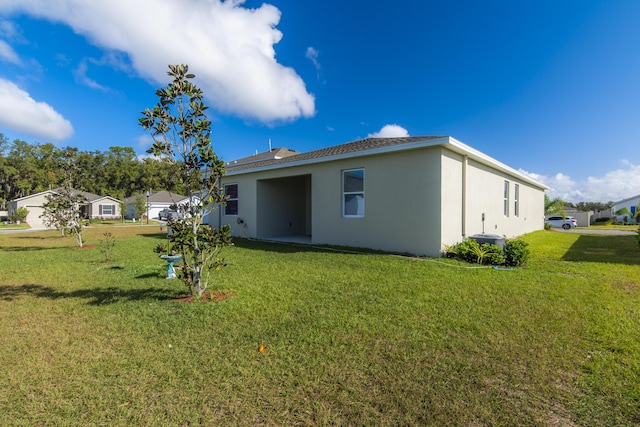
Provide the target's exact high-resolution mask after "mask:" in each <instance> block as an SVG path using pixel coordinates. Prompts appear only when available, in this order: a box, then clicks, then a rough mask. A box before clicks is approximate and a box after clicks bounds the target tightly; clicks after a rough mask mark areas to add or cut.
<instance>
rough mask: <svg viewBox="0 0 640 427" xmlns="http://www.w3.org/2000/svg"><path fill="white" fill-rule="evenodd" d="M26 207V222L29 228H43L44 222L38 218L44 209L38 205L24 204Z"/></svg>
mask: <svg viewBox="0 0 640 427" xmlns="http://www.w3.org/2000/svg"><path fill="white" fill-rule="evenodd" d="M26 208H27V210H29V215H27V224H29V225H30V226H31V228H44V223H43V222H42V218H40V215H42V213H43V212H44V209H42V207H40V206H26Z"/></svg>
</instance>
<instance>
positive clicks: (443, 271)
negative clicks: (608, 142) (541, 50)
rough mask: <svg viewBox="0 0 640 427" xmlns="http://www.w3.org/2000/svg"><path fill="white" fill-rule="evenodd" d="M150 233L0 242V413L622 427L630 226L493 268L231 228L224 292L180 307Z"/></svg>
mask: <svg viewBox="0 0 640 427" xmlns="http://www.w3.org/2000/svg"><path fill="white" fill-rule="evenodd" d="M105 231H109V232H111V233H112V234H113V235H114V236H115V238H116V246H115V248H114V250H113V255H112V259H113V260H112V262H111V263H109V264H107V263H104V262H103V261H104V256H103V254H102V252H101V250H100V247H99V241H100V239H102V237H103V236H102V233H104V232H105ZM158 231H159V228H158V227H157V226H131V227H122V226H120V227H108V228H92V229H88V230H87V231H86V236H85V241H86V243H87V244H88V245H97V247H95V248H86V249H77V248H74V246H73V242H74V241H73V239H71V238H61V237H59V236H58V235H57V233H56V232H55V231H50V232H37V233H22V234H13V235H0V425H153V426H157V425H326V424H331V425H436V426H442V425H465V426H481V425H504V426H514V425H543V426H544V425H554V426H555V425H557V426H574V425H575V426H577V425H579V426H590V425H592V426H602V425H610V426H624V425H638V424H639V423H640V248H639V247H638V243H637V240H636V238H635V236H597V235H589V236H586V235H579V234H573V233H556V232H544V231H541V232H536V233H532V234H530V235H527V236H525V239H526V240H527V241H528V242H529V243H530V249H531V251H532V255H531V258H530V260H529V263H528V265H526V266H525V267H523V268H517V269H514V270H512V271H504V270H495V269H492V268H466V267H473V266H470V265H467V264H461V263H458V262H456V261H452V260H445V259H420V260H415V259H410V258H403V257H397V256H391V255H382V254H356V253H340V252H335V251H328V250H324V249H321V248H310V247H303V246H289V245H279V244H266V243H260V242H253V241H248V240H236V245H235V246H234V247H231V248H228V249H227V250H225V254H224V255H225V257H226V258H227V260H228V261H230V263H231V264H230V266H229V267H227V268H226V269H224V270H222V271H221V272H219V274H218V275H217V276H216V284H215V288H216V289H220V290H222V291H226V292H232V293H233V294H235V296H233V297H230V298H228V299H226V300H224V301H222V302H218V303H193V304H185V303H179V302H172V301H171V298H172V297H174V296H175V295H177V294H178V293H180V292H182V291H183V290H184V289H183V288H182V286H183V285H181V282H179V281H177V280H165V279H164V277H165V276H166V267H165V265H164V263H163V262H162V261H161V260H159V259H158V257H157V254H155V253H153V251H152V249H153V248H154V247H155V245H156V244H157V243H158V242H160V241H162V240H163V239H164V237H163V235H161V234H159V233H158ZM261 345H264V346H266V350H265V351H263V352H260V351H259V350H258V349H259V347H260V346H261Z"/></svg>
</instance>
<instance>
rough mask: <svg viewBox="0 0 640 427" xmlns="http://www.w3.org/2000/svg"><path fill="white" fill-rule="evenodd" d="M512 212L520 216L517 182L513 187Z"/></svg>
mask: <svg viewBox="0 0 640 427" xmlns="http://www.w3.org/2000/svg"><path fill="white" fill-rule="evenodd" d="M513 214H514V215H515V216H520V186H519V185H518V184H516V185H515V186H514V188H513Z"/></svg>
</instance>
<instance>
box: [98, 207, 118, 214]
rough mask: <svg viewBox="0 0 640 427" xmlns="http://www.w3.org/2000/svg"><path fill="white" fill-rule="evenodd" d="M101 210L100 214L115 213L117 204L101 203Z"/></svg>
mask: <svg viewBox="0 0 640 427" xmlns="http://www.w3.org/2000/svg"><path fill="white" fill-rule="evenodd" d="M99 211H100V213H99V215H115V214H116V205H100V207H99Z"/></svg>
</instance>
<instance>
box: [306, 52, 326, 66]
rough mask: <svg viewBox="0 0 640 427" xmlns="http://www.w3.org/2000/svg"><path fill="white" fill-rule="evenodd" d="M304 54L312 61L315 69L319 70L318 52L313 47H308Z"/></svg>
mask: <svg viewBox="0 0 640 427" xmlns="http://www.w3.org/2000/svg"><path fill="white" fill-rule="evenodd" d="M305 56H306V58H307V59H309V60H310V61H311V62H312V63H313V66H314V67H316V70H320V69H321V68H322V66H321V65H320V62H318V56H319V53H318V51H317V50H316V49H315V48H313V47H308V48H307V53H306V54H305Z"/></svg>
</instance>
